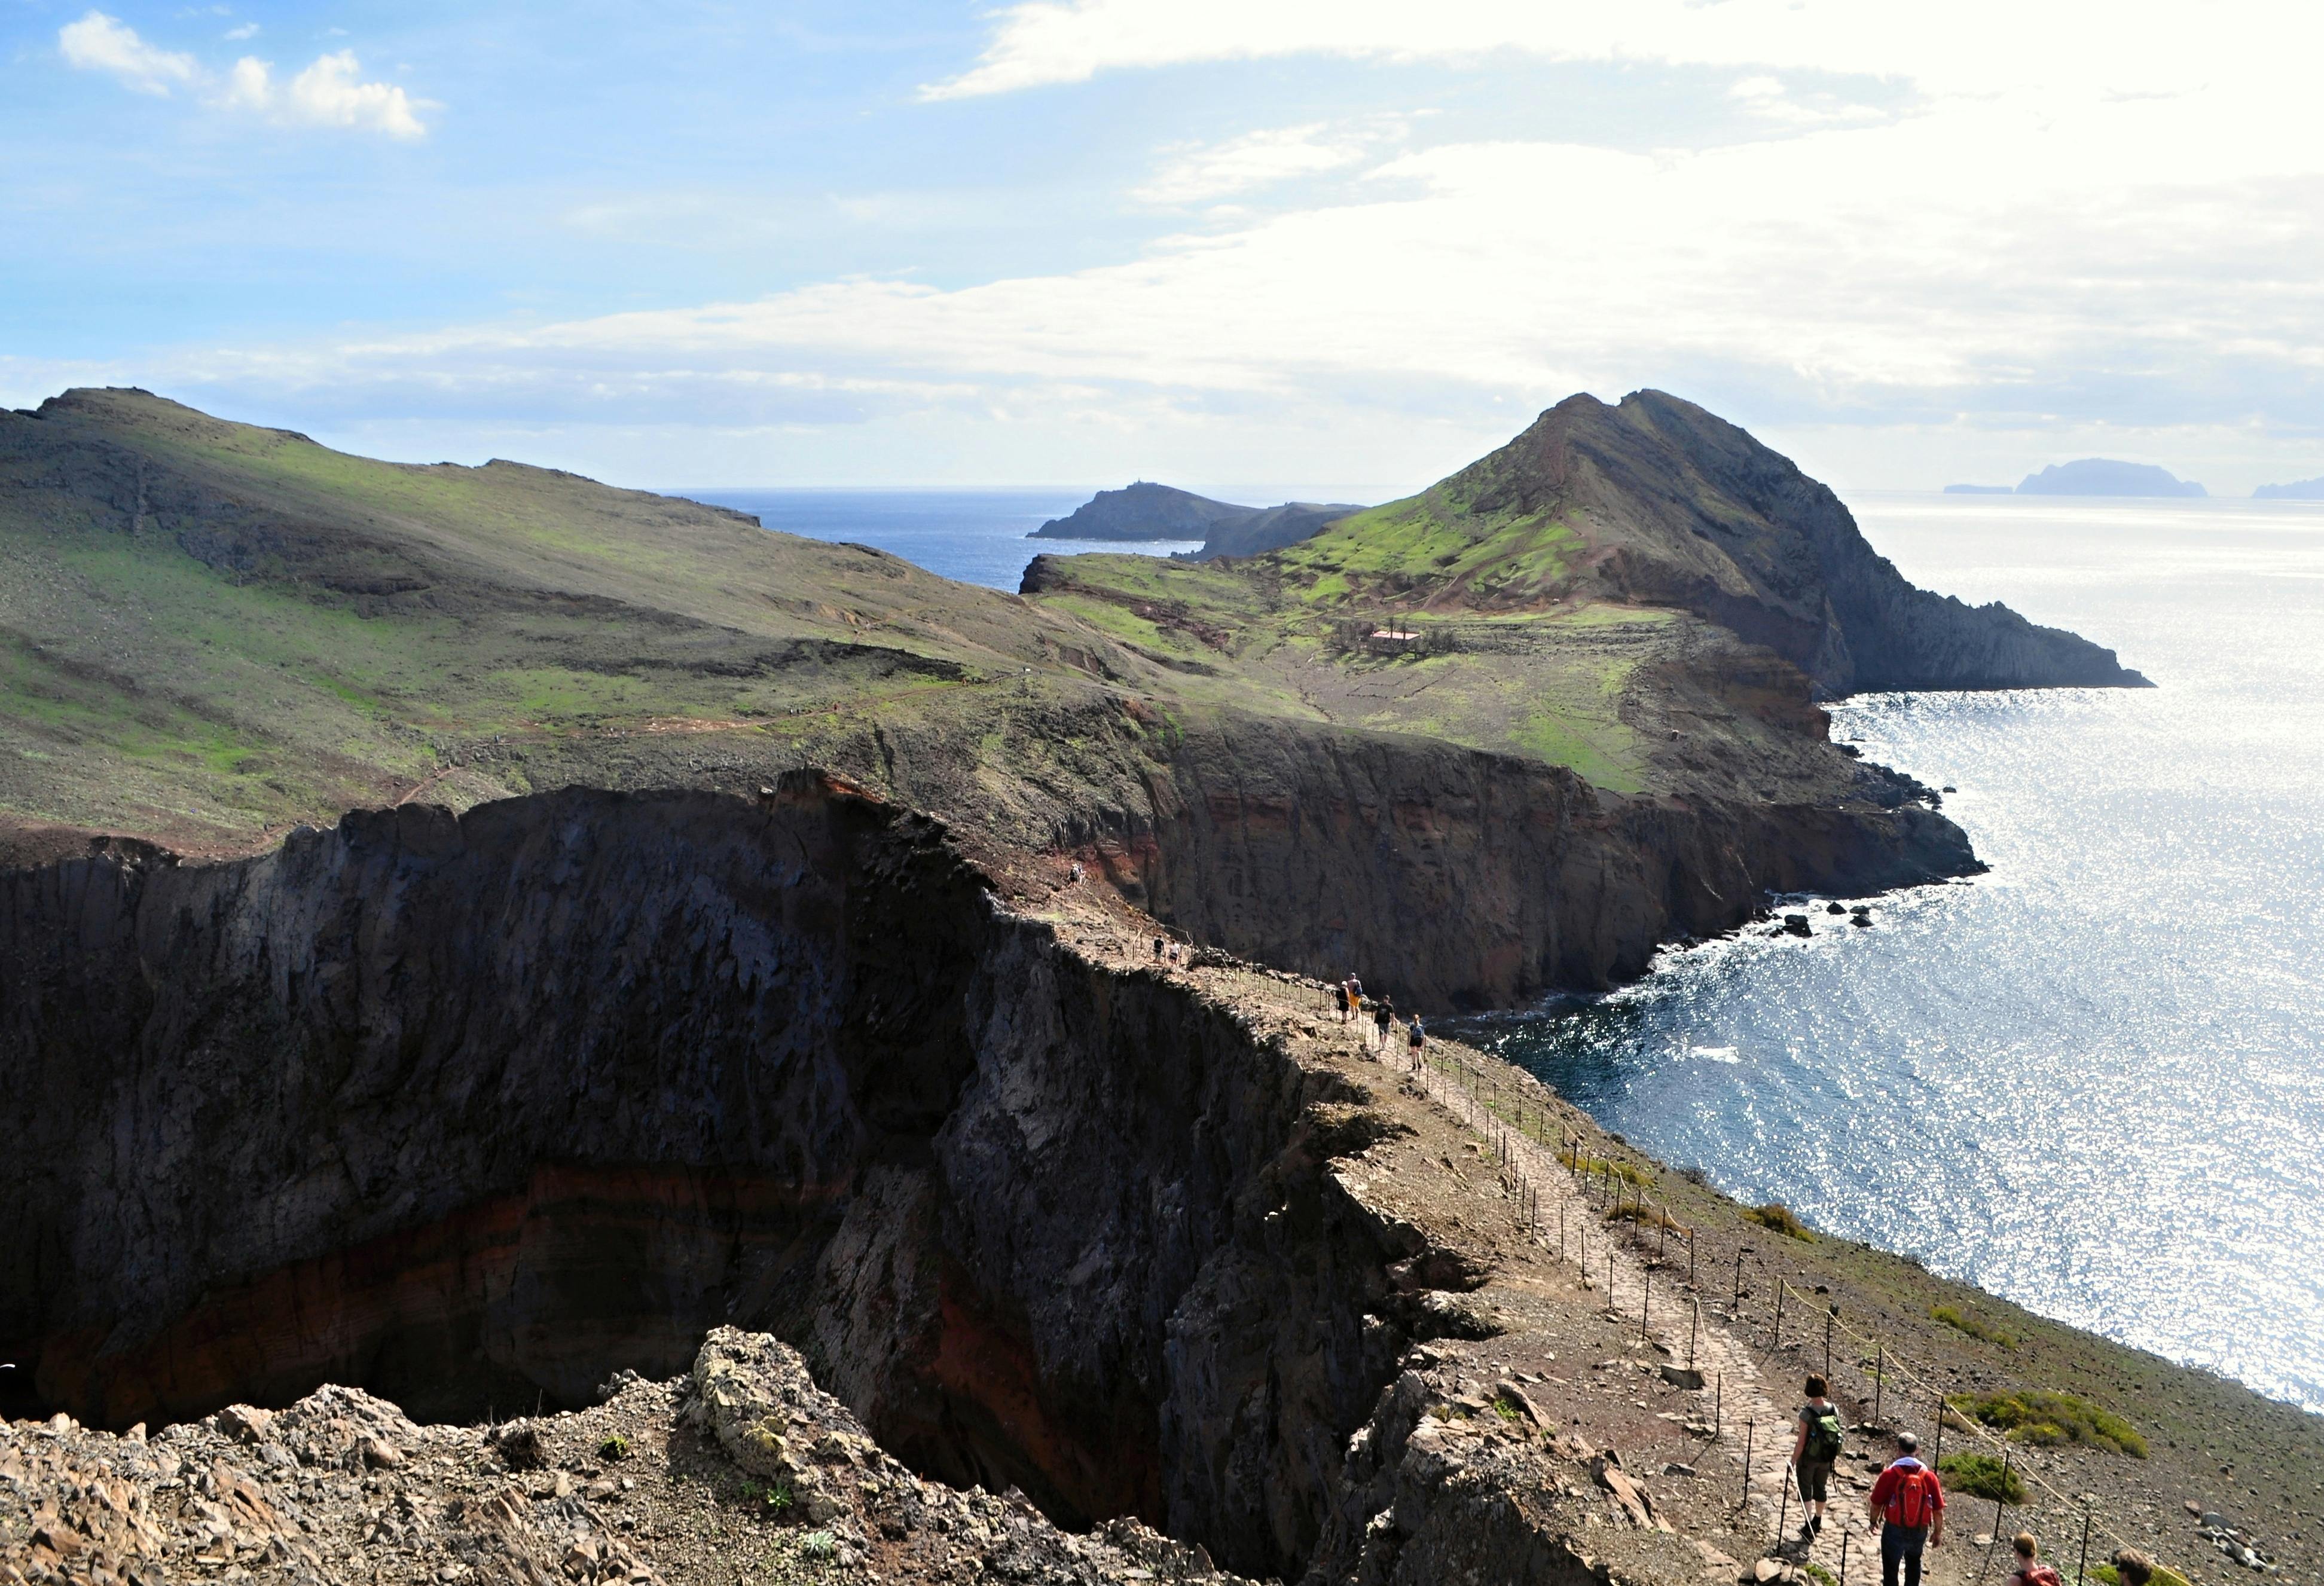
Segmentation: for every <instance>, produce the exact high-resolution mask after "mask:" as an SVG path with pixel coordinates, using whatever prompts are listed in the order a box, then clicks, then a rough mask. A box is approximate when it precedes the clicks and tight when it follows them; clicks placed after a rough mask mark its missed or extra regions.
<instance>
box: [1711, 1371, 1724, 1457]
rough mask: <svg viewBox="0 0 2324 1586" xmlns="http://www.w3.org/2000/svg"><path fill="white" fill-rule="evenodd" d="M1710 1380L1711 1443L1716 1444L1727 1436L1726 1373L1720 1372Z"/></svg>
mask: <svg viewBox="0 0 2324 1586" xmlns="http://www.w3.org/2000/svg"><path fill="white" fill-rule="evenodd" d="M1726 1435H1727V1373H1726V1372H1724V1371H1721V1372H1720V1373H1719V1374H1718V1375H1717V1376H1716V1377H1713V1378H1712V1379H1711V1442H1713V1443H1717V1442H1718V1441H1719V1440H1720V1438H1722V1437H1724V1436H1726Z"/></svg>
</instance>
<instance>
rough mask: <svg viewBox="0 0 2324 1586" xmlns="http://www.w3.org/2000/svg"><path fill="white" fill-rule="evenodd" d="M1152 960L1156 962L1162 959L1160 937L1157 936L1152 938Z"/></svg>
mask: <svg viewBox="0 0 2324 1586" xmlns="http://www.w3.org/2000/svg"><path fill="white" fill-rule="evenodd" d="M1154 960H1155V962H1156V963H1157V964H1158V963H1160V962H1161V961H1162V938H1161V937H1159V936H1157V937H1155V938H1154Z"/></svg>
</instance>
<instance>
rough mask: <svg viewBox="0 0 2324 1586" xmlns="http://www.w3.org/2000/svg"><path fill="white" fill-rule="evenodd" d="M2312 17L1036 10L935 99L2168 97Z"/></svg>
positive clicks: (2062, 4)
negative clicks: (1419, 86)
mask: <svg viewBox="0 0 2324 1586" xmlns="http://www.w3.org/2000/svg"><path fill="white" fill-rule="evenodd" d="M2318 27H2319V19H2318V14H2317V13H2316V11H2315V9H2314V8H2313V7H2310V6H2305V5H2297V4H2289V3H2286V0H2213V3H2211V4H2208V5H2203V6H2201V7H2199V8H2189V7H2186V6H2183V5H2172V4H2163V3H2160V0H2132V3H2129V4H2124V3H2121V0H2109V3H2100V0H2052V3H2050V4H2044V5H2025V4H2024V3H2023V0H1951V3H1950V4H1949V5H1941V6H1938V5H1922V6H1917V7H1912V8H1909V9H1908V8H1906V7H1903V6H1896V5H1864V4H1862V0H1720V3H1719V4H1715V5H1705V4H1702V3H1701V0H1625V3H1624V4H1622V5H1603V4H1601V3H1600V0H1432V3H1431V4H1429V5H1413V4H1411V3H1410V0H1268V3H1266V4H1262V5H1252V4H1250V0H1031V3H1029V4H1019V5H1010V6H1008V7H1005V8H1004V9H1002V10H1001V11H1000V12H999V13H997V14H996V25H995V27H994V30H993V33H992V37H991V42H990V43H989V44H988V45H987V47H986V49H985V51H984V52H983V54H982V56H981V57H980V58H979V59H978V60H977V62H976V64H975V65H974V66H973V67H972V68H971V69H969V70H968V71H966V72H964V73H962V74H961V75H960V76H958V77H956V78H952V79H950V80H949V81H946V82H942V83H936V84H932V85H929V86H928V87H927V88H924V89H923V90H922V92H923V93H924V94H925V95H927V97H932V98H950V97H964V96H968V95H975V94H994V93H1007V92H1010V91H1013V90H1017V89H1022V88H1036V87H1041V86H1044V85H1049V84H1057V83H1071V82H1083V81H1086V80H1087V79H1088V78H1092V77H1093V76H1095V75H1097V74H1098V73H1100V72H1102V71H1109V70H1124V69H1139V68H1154V67H1163V66H1175V65H1184V64H1188V63H1192V62H1196V61H1217V60H1264V59H1272V58H1280V57H1284V56H1289V55H1299V54H1321V55H1338V56H1342V57H1352V58H1356V59H1369V60H1423V59H1425V60H1447V59H1452V60H1461V59H1475V58H1479V57H1481V56H1484V55H1487V54H1489V53H1491V52H1493V51H1499V50H1514V51H1523V52H1526V53H1529V54H1532V55H1535V56H1538V57H1541V58H1543V59H1545V60H1655V61H1672V62H1686V63H1692V64H1698V65H1708V66H1728V67H1744V68H1748V67H1762V68H1773V69H1803V70H1817V71H1828V72H1847V73H1864V74H1869V75H1872V76H1877V77H1911V78H1915V79H1917V80H1919V81H1921V82H1923V84H1925V85H1927V86H1929V87H1931V88H1933V89H1935V90H1937V91H1941V92H1951V91H1961V92H1976V91H1980V90H1983V89H1986V88H1993V87H1996V86H1999V85H2004V84H2008V83H2013V82H2023V81H2024V79H2025V78H2026V77H2027V76H2028V74H2029V70H2030V71H2037V72H2039V73H2040V74H2042V75H2043V76H2046V77H2047V78H2050V79H2051V80H2052V81H2057V82H2066V81H2079V82H2082V83H2085V84H2105V85H2107V86H2110V87H2112V88H2116V89H2118V90H2122V91H2127V92H2138V91H2150V90H2155V89H2165V90H2168V89H2175V88H2180V87H2183V86H2184V85H2186V84H2187V83H2189V82H2190V81H2200V80H2202V79H2203V78H2204V77H2205V76H2206V75H2207V74H2209V73H2210V72H2213V71H2222V72H2228V73H2235V74H2244V73H2249V72H2251V71H2254V70H2259V71H2263V72H2266V73H2268V74H2270V75H2273V76H2274V77H2277V78H2281V79H2282V80H2285V81H2292V80H2296V78H2298V77H2299V75H2300V73H2301V69H2303V68H2304V67H2305V66H2306V65H2307V63H2309V62H2310V61H2312V60H2313V59H2314V48H2315V46H2316V44H2317V42H2318Z"/></svg>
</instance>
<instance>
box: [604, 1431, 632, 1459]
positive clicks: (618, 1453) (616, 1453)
mask: <svg viewBox="0 0 2324 1586" xmlns="http://www.w3.org/2000/svg"><path fill="white" fill-rule="evenodd" d="M597 1457H598V1458H599V1459H601V1460H625V1459H628V1458H629V1457H630V1440H629V1439H628V1438H626V1437H624V1436H622V1434H620V1433H618V1432H616V1433H614V1434H613V1435H612V1436H611V1437H608V1438H607V1439H605V1441H604V1442H603V1443H599V1444H598V1445H597Z"/></svg>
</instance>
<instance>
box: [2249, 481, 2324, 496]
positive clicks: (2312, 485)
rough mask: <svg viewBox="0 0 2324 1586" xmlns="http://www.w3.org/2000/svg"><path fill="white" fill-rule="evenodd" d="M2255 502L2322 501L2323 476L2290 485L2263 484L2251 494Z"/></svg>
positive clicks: (2323, 492)
mask: <svg viewBox="0 0 2324 1586" xmlns="http://www.w3.org/2000/svg"><path fill="white" fill-rule="evenodd" d="M2252 499H2253V500H2255V501H2324V475H2318V476H2317V477H2315V478H2313V479H2297V480H2294V481H2293V482H2292V483H2291V484H2263V485H2261V486H2260V487H2259V488H2258V489H2257V490H2255V491H2253V492H2252Z"/></svg>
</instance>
